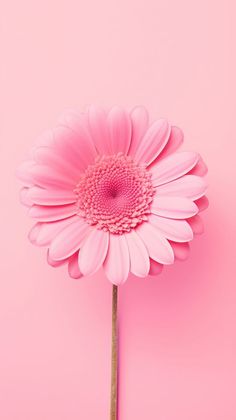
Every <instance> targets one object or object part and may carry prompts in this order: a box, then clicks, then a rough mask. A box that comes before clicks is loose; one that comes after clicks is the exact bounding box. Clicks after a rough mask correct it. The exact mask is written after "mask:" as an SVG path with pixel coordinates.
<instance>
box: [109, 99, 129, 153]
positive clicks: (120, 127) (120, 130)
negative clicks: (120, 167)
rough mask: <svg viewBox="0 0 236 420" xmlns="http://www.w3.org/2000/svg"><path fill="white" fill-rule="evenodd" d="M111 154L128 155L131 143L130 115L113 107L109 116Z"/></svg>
mask: <svg viewBox="0 0 236 420" xmlns="http://www.w3.org/2000/svg"><path fill="white" fill-rule="evenodd" d="M108 127H109V133H110V142H111V143H110V147H111V153H112V154H115V153H118V152H122V153H124V154H126V153H127V152H128V150H129V146H130V141H131V121H130V116H129V114H128V113H127V112H126V111H125V110H123V109H122V108H120V107H113V108H112V109H111V110H110V112H109V114H108Z"/></svg>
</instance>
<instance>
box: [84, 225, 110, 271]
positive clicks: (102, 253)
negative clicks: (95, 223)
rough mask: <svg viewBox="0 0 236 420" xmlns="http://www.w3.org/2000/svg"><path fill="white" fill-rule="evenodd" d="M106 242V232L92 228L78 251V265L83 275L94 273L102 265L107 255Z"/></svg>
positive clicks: (107, 239)
mask: <svg viewBox="0 0 236 420" xmlns="http://www.w3.org/2000/svg"><path fill="white" fill-rule="evenodd" d="M108 244H109V233H108V232H104V231H103V230H98V229H92V231H91V232H90V234H89V235H88V236H87V238H86V239H85V241H84V243H83V245H82V246H81V249H80V253H79V267H80V270H81V272H82V273H83V274H84V275H85V276H87V275H90V274H93V273H95V271H97V270H98V269H99V268H100V267H101V266H102V264H103V262H104V260H105V258H106V255H107V249H108Z"/></svg>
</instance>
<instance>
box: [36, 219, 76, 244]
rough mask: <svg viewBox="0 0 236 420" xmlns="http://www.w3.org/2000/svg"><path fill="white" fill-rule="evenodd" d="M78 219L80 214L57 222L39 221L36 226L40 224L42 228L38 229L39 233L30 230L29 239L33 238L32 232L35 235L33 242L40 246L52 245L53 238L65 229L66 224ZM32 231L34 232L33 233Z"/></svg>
mask: <svg viewBox="0 0 236 420" xmlns="http://www.w3.org/2000/svg"><path fill="white" fill-rule="evenodd" d="M77 220H78V216H77V215H76V216H72V217H69V218H67V219H64V220H59V221H57V222H51V223H41V222H38V223H37V224H36V225H35V226H37V225H38V226H39V227H40V229H38V231H37V235H35V233H33V229H34V228H33V229H32V231H30V234H29V239H30V240H31V236H32V234H33V235H34V236H33V239H34V241H33V243H34V244H35V245H38V246H45V245H50V243H51V242H52V241H53V239H54V238H55V237H56V236H57V235H58V233H60V232H61V231H62V229H64V228H65V227H66V226H69V225H70V224H71V223H73V222H75V221H77ZM31 232H32V233H31ZM31 242H32V240H31Z"/></svg>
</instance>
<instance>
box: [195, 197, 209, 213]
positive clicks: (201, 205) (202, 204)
mask: <svg viewBox="0 0 236 420" xmlns="http://www.w3.org/2000/svg"><path fill="white" fill-rule="evenodd" d="M195 204H196V205H197V206H198V211H199V212H201V211H203V210H206V209H207V207H208V206H209V201H208V199H207V197H201V198H199V199H198V200H196V201H195Z"/></svg>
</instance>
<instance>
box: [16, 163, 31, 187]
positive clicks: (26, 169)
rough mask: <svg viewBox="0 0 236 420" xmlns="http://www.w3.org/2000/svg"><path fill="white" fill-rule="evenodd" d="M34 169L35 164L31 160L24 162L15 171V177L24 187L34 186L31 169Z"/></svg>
mask: <svg viewBox="0 0 236 420" xmlns="http://www.w3.org/2000/svg"><path fill="white" fill-rule="evenodd" d="M34 167H35V162H34V161H33V160H26V161H24V162H22V163H21V164H20V165H19V166H18V168H17V169H16V177H17V178H18V179H19V180H20V181H22V182H23V183H24V185H25V186H26V187H30V186H32V185H33V184H34V181H33V178H32V169H33V168H34Z"/></svg>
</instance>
